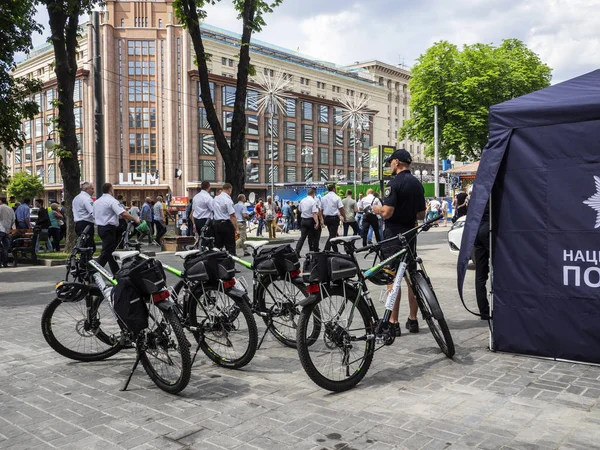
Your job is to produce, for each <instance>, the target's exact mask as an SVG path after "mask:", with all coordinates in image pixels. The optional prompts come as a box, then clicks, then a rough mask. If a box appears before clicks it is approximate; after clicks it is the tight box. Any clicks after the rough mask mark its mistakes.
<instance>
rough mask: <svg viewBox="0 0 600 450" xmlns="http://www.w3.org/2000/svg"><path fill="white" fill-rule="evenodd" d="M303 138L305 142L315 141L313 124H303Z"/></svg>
mask: <svg viewBox="0 0 600 450" xmlns="http://www.w3.org/2000/svg"><path fill="white" fill-rule="evenodd" d="M302 140H303V141H304V142H312V141H313V126H312V125H302Z"/></svg>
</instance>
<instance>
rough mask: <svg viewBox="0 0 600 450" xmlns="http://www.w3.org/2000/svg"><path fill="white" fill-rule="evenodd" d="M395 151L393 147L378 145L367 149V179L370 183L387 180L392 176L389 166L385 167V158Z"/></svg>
mask: <svg viewBox="0 0 600 450" xmlns="http://www.w3.org/2000/svg"><path fill="white" fill-rule="evenodd" d="M394 151H396V148H395V147H390V146H388V145H380V146H378V147H371V148H370V149H369V158H370V160H369V162H370V164H369V178H370V179H371V181H372V182H373V181H380V180H389V179H390V178H391V176H392V170H391V169H390V167H389V165H387V166H386V165H385V163H384V161H385V158H387V157H388V156H390V155H392V153H394Z"/></svg>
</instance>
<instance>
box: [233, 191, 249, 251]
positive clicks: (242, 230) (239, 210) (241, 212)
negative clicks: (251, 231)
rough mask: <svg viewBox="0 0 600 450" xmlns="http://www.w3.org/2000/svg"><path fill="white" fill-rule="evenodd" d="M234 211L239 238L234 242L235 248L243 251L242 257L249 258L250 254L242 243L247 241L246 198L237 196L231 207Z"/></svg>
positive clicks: (242, 195)
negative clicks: (236, 200)
mask: <svg viewBox="0 0 600 450" xmlns="http://www.w3.org/2000/svg"><path fill="white" fill-rule="evenodd" d="M233 209H234V211H235V220H236V221H237V227H238V232H239V234H240V238H239V239H238V240H237V241H236V242H235V246H236V248H242V249H243V250H244V256H250V253H248V251H247V250H246V247H244V242H246V240H247V239H248V234H247V233H246V220H248V219H249V218H250V215H249V214H248V208H247V207H246V196H245V195H244V194H240V195H238V202H237V203H236V204H235V205H234V206H233Z"/></svg>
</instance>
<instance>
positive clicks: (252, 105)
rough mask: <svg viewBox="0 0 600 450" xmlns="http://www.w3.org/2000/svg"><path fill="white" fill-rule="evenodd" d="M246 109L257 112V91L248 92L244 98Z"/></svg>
mask: <svg viewBox="0 0 600 450" xmlns="http://www.w3.org/2000/svg"><path fill="white" fill-rule="evenodd" d="M246 109H249V110H250V111H258V91H252V90H249V91H248V94H247V96H246Z"/></svg>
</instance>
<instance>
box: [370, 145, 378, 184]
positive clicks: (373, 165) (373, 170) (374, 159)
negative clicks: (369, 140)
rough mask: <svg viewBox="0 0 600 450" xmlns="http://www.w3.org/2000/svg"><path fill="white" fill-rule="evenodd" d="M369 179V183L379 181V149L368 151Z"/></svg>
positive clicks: (373, 148)
mask: <svg viewBox="0 0 600 450" xmlns="http://www.w3.org/2000/svg"><path fill="white" fill-rule="evenodd" d="M369 163H370V164H369V178H370V179H371V181H373V180H379V178H380V176H379V174H380V172H379V169H380V167H379V147H371V148H370V149H369Z"/></svg>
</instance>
